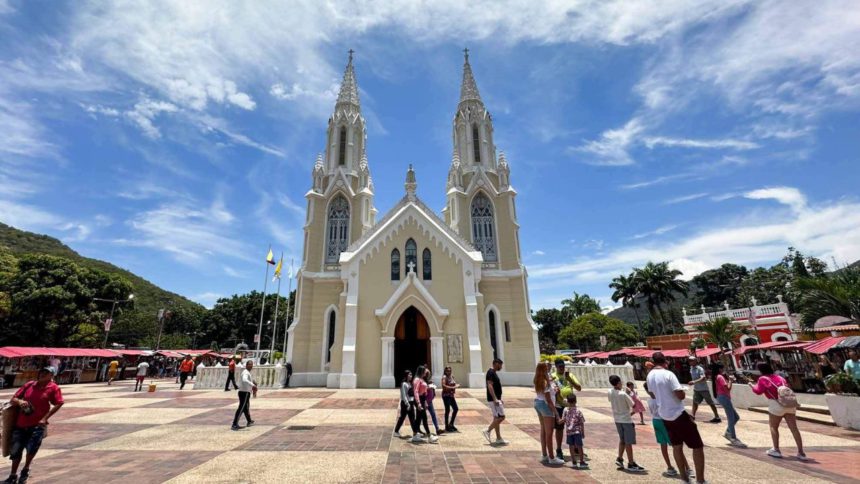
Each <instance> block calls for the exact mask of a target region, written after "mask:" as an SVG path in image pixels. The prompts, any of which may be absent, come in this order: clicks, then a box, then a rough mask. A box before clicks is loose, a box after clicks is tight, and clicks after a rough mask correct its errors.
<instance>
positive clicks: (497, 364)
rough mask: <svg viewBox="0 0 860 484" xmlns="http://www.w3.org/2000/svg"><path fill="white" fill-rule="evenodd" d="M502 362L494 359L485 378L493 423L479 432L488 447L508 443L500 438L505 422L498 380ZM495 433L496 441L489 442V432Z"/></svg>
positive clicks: (503, 405) (500, 387) (500, 383)
mask: <svg viewBox="0 0 860 484" xmlns="http://www.w3.org/2000/svg"><path fill="white" fill-rule="evenodd" d="M503 366H504V362H503V361H502V360H501V359H499V358H496V359H494V360H493V366H491V367H490V369H489V370H487V377H486V378H485V380H486V384H487V402H488V403H489V405H490V412H492V414H493V421H492V423H490V426H489V427H487V430H483V431H481V434H482V435H483V436H484V438H485V439H487V442H489V443H490V445H508V441H507V440H505V439H503V438H502V432H501V429H500V427H501V425H502V422H504V421H505V404H504V402H502V381H501V380H500V379H499V374H498V372H500V371H502V367H503ZM492 431H495V432H496V440H495V442H493V441H492V440H490V432H492Z"/></svg>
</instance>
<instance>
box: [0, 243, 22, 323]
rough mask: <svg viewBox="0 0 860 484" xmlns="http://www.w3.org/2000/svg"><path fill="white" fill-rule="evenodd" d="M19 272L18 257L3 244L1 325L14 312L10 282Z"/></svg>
mask: <svg viewBox="0 0 860 484" xmlns="http://www.w3.org/2000/svg"><path fill="white" fill-rule="evenodd" d="M17 273H18V258H17V257H15V255H14V254H12V252H10V251H9V250H8V249H6V248H5V247H3V246H0V325H2V321H3V320H5V319H6V318H8V317H9V314H10V313H11V312H12V294H11V293H10V287H9V285H10V283H11V282H12V279H13V278H14V277H15V274H17Z"/></svg>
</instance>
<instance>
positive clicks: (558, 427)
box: [555, 407, 564, 430]
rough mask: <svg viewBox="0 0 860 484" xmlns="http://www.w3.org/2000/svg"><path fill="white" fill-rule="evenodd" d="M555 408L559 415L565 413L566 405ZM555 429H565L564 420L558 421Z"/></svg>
mask: <svg viewBox="0 0 860 484" xmlns="http://www.w3.org/2000/svg"><path fill="white" fill-rule="evenodd" d="M555 410H556V411H557V412H558V415H559V416H561V415H563V414H564V407H555ZM556 422H558V420H556ZM555 429H556V430H564V420H562V421H561V423H556V424H555Z"/></svg>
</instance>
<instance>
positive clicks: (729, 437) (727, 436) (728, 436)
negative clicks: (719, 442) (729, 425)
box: [723, 432, 732, 442]
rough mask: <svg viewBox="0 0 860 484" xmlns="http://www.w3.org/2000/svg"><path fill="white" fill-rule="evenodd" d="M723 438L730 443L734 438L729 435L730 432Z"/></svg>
mask: <svg viewBox="0 0 860 484" xmlns="http://www.w3.org/2000/svg"><path fill="white" fill-rule="evenodd" d="M723 438H724V439H726V440H728V441H729V442H731V441H732V436H731V435H729V433H728V432H726V433H724V434H723Z"/></svg>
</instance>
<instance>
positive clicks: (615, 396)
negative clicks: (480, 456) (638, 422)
mask: <svg viewBox="0 0 860 484" xmlns="http://www.w3.org/2000/svg"><path fill="white" fill-rule="evenodd" d="M609 403H610V404H611V405H612V418H613V419H615V423H633V417H632V416H631V415H630V411H631V410H632V409H633V399H632V398H630V395H628V394H627V393H626V392H625V391H624V390H616V389H614V388H610V389H609Z"/></svg>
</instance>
